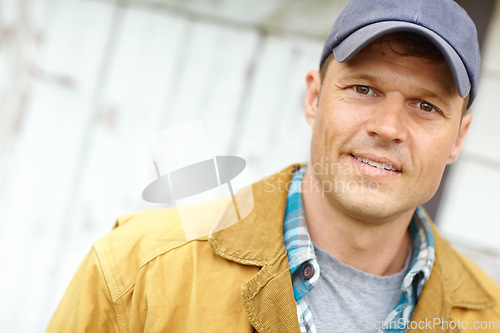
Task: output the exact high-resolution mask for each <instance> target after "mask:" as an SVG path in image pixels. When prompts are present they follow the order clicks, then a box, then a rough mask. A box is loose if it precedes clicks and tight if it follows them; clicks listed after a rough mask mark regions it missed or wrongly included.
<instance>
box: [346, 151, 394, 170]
mask: <svg viewBox="0 0 500 333" xmlns="http://www.w3.org/2000/svg"><path fill="white" fill-rule="evenodd" d="M351 156H352V157H354V158H355V159H357V160H358V161H360V162H361V163H365V164H368V165H370V166H372V167H375V168H378V169H383V170H387V171H394V172H401V170H398V169H395V168H394V167H392V165H390V164H385V163H380V162H375V161H372V160H369V159H367V158H363V157H358V156H355V155H353V154H351Z"/></svg>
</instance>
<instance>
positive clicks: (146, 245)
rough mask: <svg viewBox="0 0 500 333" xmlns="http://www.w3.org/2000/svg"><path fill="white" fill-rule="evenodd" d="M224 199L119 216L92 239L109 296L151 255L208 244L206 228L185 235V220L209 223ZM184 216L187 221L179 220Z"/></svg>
mask: <svg viewBox="0 0 500 333" xmlns="http://www.w3.org/2000/svg"><path fill="white" fill-rule="evenodd" d="M226 202H227V201H225V200H213V201H210V202H207V203H202V204H197V205H193V206H191V207H182V208H177V207H173V208H166V209H152V210H145V211H141V212H138V213H134V214H129V215H124V216H121V217H119V218H118V219H117V222H116V224H115V227H114V229H113V230H112V231H111V232H110V233H109V234H108V235H106V236H104V237H103V238H101V239H99V240H97V241H95V242H94V243H93V245H94V249H95V253H96V256H97V258H98V260H99V263H100V266H101V269H102V271H103V274H104V276H105V278H106V281H107V283H108V285H110V286H113V288H112V289H113V290H114V293H115V295H113V298H114V299H116V298H118V297H120V296H122V295H123V293H124V292H126V291H127V290H128V289H130V288H131V287H132V286H133V285H134V283H135V280H136V276H137V274H138V273H139V272H140V271H141V270H142V269H143V268H144V267H145V266H146V265H147V264H148V263H149V262H151V261H152V260H154V259H155V258H157V257H159V256H165V255H168V254H169V253H170V252H175V251H176V249H179V248H182V247H185V246H191V245H192V243H200V242H202V243H206V244H207V246H208V241H207V240H208V231H207V232H206V234H207V235H204V234H203V232H199V234H200V235H201V236H200V237H197V238H193V237H191V238H189V237H186V230H188V229H189V226H187V225H186V223H191V224H196V225H198V226H199V225H202V226H211V225H213V224H214V223H215V221H216V220H217V218H218V215H220V214H221V213H222V211H223V209H224V207H225V203H226ZM207 207H209V208H210V209H208V208H207ZM186 216H188V217H189V221H183V218H184V220H186V218H185V217H186ZM191 227H193V226H192V225H191ZM207 230H209V229H207Z"/></svg>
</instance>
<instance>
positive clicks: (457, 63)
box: [333, 21, 471, 98]
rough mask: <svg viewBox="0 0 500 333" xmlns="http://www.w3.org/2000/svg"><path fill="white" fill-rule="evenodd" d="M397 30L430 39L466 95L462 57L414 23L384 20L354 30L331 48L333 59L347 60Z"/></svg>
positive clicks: (444, 41)
mask: <svg viewBox="0 0 500 333" xmlns="http://www.w3.org/2000/svg"><path fill="white" fill-rule="evenodd" d="M397 31H410V32H415V33H418V34H420V35H423V36H425V37H427V38H428V39H429V40H430V41H432V42H433V43H434V45H436V47H437V48H438V49H439V50H440V51H441V53H442V54H443V56H444V57H445V59H446V62H447V63H448V66H449V67H450V71H451V74H452V76H453V80H454V81H455V86H456V88H457V90H458V93H459V95H460V97H462V98H465V97H467V95H468V94H469V92H470V89H471V83H470V81H469V75H468V74H467V70H466V69H465V66H464V63H463V62H462V59H460V57H459V56H458V54H457V53H456V52H455V50H454V49H453V47H451V46H450V44H448V42H446V40H444V39H443V38H441V37H440V36H439V35H438V34H436V33H435V32H433V31H432V30H429V29H427V28H424V27H422V26H420V25H417V24H414V23H409V22H403V21H384V22H377V23H373V24H370V25H367V26H365V27H363V28H361V29H359V30H356V31H355V32H353V33H352V34H350V35H349V36H348V37H346V38H345V39H344V40H343V41H342V42H341V43H340V44H338V45H337V46H335V47H334V48H333V55H334V56H335V60H337V61H338V62H344V61H348V60H349V59H351V58H352V57H353V56H354V55H355V54H356V53H357V52H358V51H360V50H361V49H363V48H364V47H365V46H367V45H369V44H370V43H371V42H372V41H374V40H376V39H377V38H379V37H382V36H384V35H386V34H388V33H392V32H397Z"/></svg>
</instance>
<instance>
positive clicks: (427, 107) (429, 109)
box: [416, 101, 437, 112]
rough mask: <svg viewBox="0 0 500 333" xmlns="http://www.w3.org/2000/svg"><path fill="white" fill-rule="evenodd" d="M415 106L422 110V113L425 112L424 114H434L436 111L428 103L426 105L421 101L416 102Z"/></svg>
mask: <svg viewBox="0 0 500 333" xmlns="http://www.w3.org/2000/svg"><path fill="white" fill-rule="evenodd" d="M416 106H417V107H418V108H419V109H420V110H422V111H425V112H434V111H437V109H436V108H435V107H434V105H432V104H430V103H427V102H425V101H421V102H418V103H417V104H416Z"/></svg>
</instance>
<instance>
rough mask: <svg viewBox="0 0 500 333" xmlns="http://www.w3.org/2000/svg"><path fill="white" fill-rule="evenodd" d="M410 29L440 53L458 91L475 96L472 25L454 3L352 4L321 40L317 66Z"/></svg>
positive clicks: (382, 0) (360, 0)
mask: <svg viewBox="0 0 500 333" xmlns="http://www.w3.org/2000/svg"><path fill="white" fill-rule="evenodd" d="M398 31H409V32H414V33H418V34H420V35H423V36H425V37H427V38H428V39H429V40H430V41H431V42H432V43H434V45H436V47H437V48H438V49H439V50H440V51H441V53H442V54H443V55H444V57H445V59H446V61H447V62H448V66H449V67H450V70H451V73H452V75H453V79H454V81H455V85H456V87H457V90H458V93H459V94H460V96H461V97H462V98H465V97H467V95H468V94H470V100H469V106H470V105H471V104H472V101H473V100H474V98H475V97H476V93H477V83H478V78H479V68H480V66H481V60H480V55H479V43H478V40H477V31H476V26H475V24H474V22H473V21H472V19H471V18H470V17H469V15H468V14H467V12H466V11H465V10H464V9H463V8H462V7H460V6H459V5H458V4H457V3H456V2H455V1H453V0H351V2H349V4H348V5H347V6H346V8H345V9H344V11H343V12H342V13H341V14H340V16H339V17H338V18H337V20H336V21H335V23H334V25H333V28H332V30H331V31H330V34H329V35H328V38H327V40H326V42H325V46H324V48H323V54H322V55H321V62H320V67H321V65H323V63H324V62H325V60H326V58H327V57H328V56H329V55H330V54H331V53H332V51H333V54H334V56H335V59H336V60H337V61H338V62H344V61H347V60H349V59H351V58H352V57H353V56H354V55H355V54H356V53H357V52H358V51H360V50H361V49H363V48H364V47H365V46H367V45H368V44H370V43H371V42H372V41H374V40H375V39H377V38H379V37H382V36H383V35H386V34H388V33H392V32H398Z"/></svg>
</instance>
